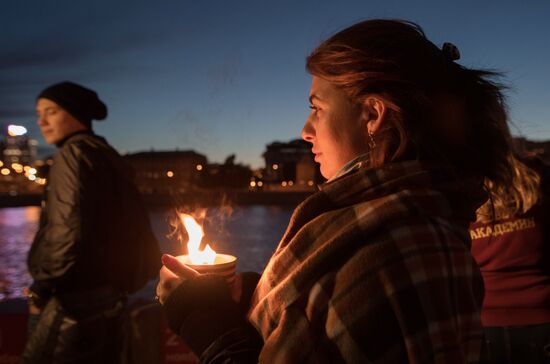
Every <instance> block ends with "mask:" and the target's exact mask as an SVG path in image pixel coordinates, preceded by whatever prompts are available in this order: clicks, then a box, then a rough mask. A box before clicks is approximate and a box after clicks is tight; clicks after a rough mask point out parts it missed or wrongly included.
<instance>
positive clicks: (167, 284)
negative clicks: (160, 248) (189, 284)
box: [157, 254, 200, 304]
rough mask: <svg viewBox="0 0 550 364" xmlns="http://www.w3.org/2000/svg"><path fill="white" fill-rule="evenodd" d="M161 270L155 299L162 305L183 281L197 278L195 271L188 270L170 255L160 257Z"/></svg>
mask: <svg viewBox="0 0 550 364" xmlns="http://www.w3.org/2000/svg"><path fill="white" fill-rule="evenodd" d="M162 264H164V265H163V266H162V268H161V269H160V274H159V275H160V280H159V284H158V285H157V297H158V299H159V302H160V303H161V304H164V302H166V300H167V299H168V297H169V296H170V294H171V293H172V292H173V291H174V290H175V289H176V288H177V287H178V286H179V285H180V284H182V283H183V281H185V280H186V279H191V278H194V277H196V276H198V275H199V274H200V273H198V272H197V271H196V270H194V269H192V268H189V267H188V266H186V265H185V264H183V263H182V262H180V261H179V260H177V259H176V258H175V257H173V256H172V255H170V254H163V255H162Z"/></svg>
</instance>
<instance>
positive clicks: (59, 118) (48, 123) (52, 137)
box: [36, 98, 86, 144]
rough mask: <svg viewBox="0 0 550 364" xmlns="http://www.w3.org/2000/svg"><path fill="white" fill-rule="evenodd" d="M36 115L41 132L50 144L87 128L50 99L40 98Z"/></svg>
mask: <svg viewBox="0 0 550 364" xmlns="http://www.w3.org/2000/svg"><path fill="white" fill-rule="evenodd" d="M36 115H37V116H38V121H37V124H38V126H39V127H40V132H41V133H42V136H43V137H44V139H45V140H46V143H48V144H56V143H59V142H60V141H62V140H63V139H65V138H66V137H67V136H69V135H71V134H73V133H75V132H77V131H80V130H85V129H86V126H85V125H84V124H82V123H80V122H79V121H78V120H76V119H75V118H74V116H72V115H71V114H69V113H68V112H67V111H65V110H64V109H63V108H61V106H59V105H57V104H56V103H55V102H53V101H51V100H48V99H43V98H41V99H38V101H37V102H36Z"/></svg>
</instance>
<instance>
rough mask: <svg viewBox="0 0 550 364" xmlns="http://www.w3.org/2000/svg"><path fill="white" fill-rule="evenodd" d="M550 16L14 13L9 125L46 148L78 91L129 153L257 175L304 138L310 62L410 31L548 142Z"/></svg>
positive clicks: (104, 130) (396, 5)
mask: <svg viewBox="0 0 550 364" xmlns="http://www.w3.org/2000/svg"><path fill="white" fill-rule="evenodd" d="M548 14H550V4H549V3H547V2H532V3H527V4H519V3H516V2H513V1H501V2H485V3H483V4H479V2H474V1H462V2H449V1H447V2H441V1H427V2H423V3H422V5H416V4H412V3H410V2H406V1H344V2H339V3H332V2H329V1H315V2H314V1H309V0H308V1H302V2H291V1H290V0H288V1H286V0H285V1H279V2H276V3H273V2H262V1H233V2H231V3H228V2H221V1H204V2H198V1H179V0H167V1H165V2H162V3H160V4H159V3H156V4H153V3H152V2H146V1H135V2H132V6H128V5H127V4H121V3H114V4H113V3H110V2H107V1H105V0H98V1H96V2H93V3H80V4H79V3H76V2H69V1H59V2H55V3H42V2H38V1H34V0H33V1H26V2H10V3H6V4H4V6H3V11H2V14H1V15H0V29H1V30H2V34H3V38H4V39H3V47H2V49H1V50H0V56H1V57H0V125H7V124H11V123H13V124H20V125H23V126H25V127H26V128H28V129H29V135H30V136H31V137H33V138H35V139H37V140H38V141H39V143H40V147H43V146H44V142H43V140H42V138H41V136H40V134H39V130H38V128H37V126H36V123H35V117H34V100H35V97H36V95H37V94H38V93H39V92H40V90H42V89H43V88H44V87H46V86H48V85H49V84H52V83H55V82H59V81H62V80H72V81H75V82H79V83H82V84H84V85H86V86H89V87H90V88H92V89H94V90H96V91H97V92H98V94H99V96H100V97H101V98H102V99H103V100H104V101H105V102H106V104H107V105H108V107H109V117H108V119H107V121H106V122H98V123H96V124H95V126H94V128H95V130H96V132H97V133H98V134H100V135H104V136H105V137H107V139H108V140H109V141H110V142H111V144H113V146H115V147H116V148H117V149H118V150H119V151H121V152H123V153H124V152H127V153H134V152H139V151H150V150H151V149H154V150H156V151H159V150H176V149H179V150H195V151H197V152H199V153H202V154H205V155H206V156H207V157H208V159H209V161H211V162H214V163H215V162H222V161H223V160H224V159H225V158H226V157H227V156H228V155H231V154H236V156H237V157H236V162H237V163H243V164H247V165H250V166H251V167H252V168H257V167H260V166H261V165H262V164H263V160H262V157H261V155H262V153H263V152H264V151H265V146H266V145H267V144H269V143H272V142H275V141H281V142H288V141H290V140H293V139H297V138H299V137H300V130H301V128H302V125H303V123H304V121H305V119H306V117H307V114H308V112H309V109H308V102H307V96H308V92H309V83H310V76H309V75H308V74H307V72H306V71H305V67H304V64H305V57H306V56H307V54H308V53H309V52H310V51H311V50H313V48H314V47H315V46H316V45H318V44H319V42H320V41H321V40H323V39H324V38H326V37H328V36H329V35H330V34H332V33H334V32H335V31H337V30H339V29H342V28H343V27H345V26H348V25H351V24H353V23H354V22H356V21H359V20H363V19H369V18H378V17H383V18H402V19H407V20H411V21H414V22H417V23H418V24H419V25H420V26H422V27H423V29H424V31H425V32H426V34H427V36H428V38H429V39H431V40H432V41H433V42H434V43H435V44H437V45H441V44H442V43H443V42H446V41H450V42H453V43H454V44H456V45H457V46H458V47H459V49H460V51H461V54H462V58H461V60H460V61H459V63H461V64H462V65H465V66H468V67H475V68H488V69H496V70H499V71H503V72H504V73H505V76H506V77H505V78H504V79H503V82H504V83H505V84H507V85H510V87H511V88H510V89H509V90H508V91H507V96H508V99H509V105H510V112H511V114H510V115H511V121H512V122H513V125H514V126H513V127H512V132H513V133H514V134H515V135H523V136H526V137H527V138H529V139H533V140H544V139H550V117H549V116H548V115H550V113H549V112H548V107H547V95H548V94H549V92H548V91H549V87H550V86H548V85H550V71H548V69H547V65H546V60H547V59H548V58H550V50H549V49H548V47H546V46H544V45H543V44H546V43H547V40H548V34H550V25H549V24H548V22H547V21H546V17H547V15H548Z"/></svg>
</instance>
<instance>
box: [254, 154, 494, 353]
mask: <svg viewBox="0 0 550 364" xmlns="http://www.w3.org/2000/svg"><path fill="white" fill-rule="evenodd" d="M484 198H485V195H484V193H483V190H482V187H481V184H480V183H478V182H475V181H465V180H459V179H457V177H456V176H455V175H454V174H453V173H452V171H450V170H448V169H446V168H443V167H440V166H436V165H430V164H427V163H420V162H402V163H395V164H391V165H388V166H387V167H385V168H382V169H365V168H362V169H359V170H356V171H352V172H351V173H349V174H346V175H344V176H341V177H339V178H337V179H336V180H334V181H331V182H330V183H328V184H325V185H324V186H322V187H321V190H320V191H319V192H318V193H316V194H314V195H312V196H310V197H309V198H308V199H306V200H305V201H304V202H303V203H302V204H301V205H299V206H298V207H297V209H296V211H295V212H294V214H293V216H292V218H291V221H290V224H289V226H288V228H287V230H286V232H285V234H284V236H283V238H282V240H281V242H280V244H279V246H278V247H277V250H276V251H275V253H274V255H273V257H272V258H271V260H270V261H269V263H268V265H267V267H266V269H265V271H264V273H263V275H262V277H261V279H260V282H259V283H258V286H257V288H256V291H255V293H254V297H253V300H252V306H251V309H250V311H249V320H250V322H251V323H252V324H253V325H254V326H255V327H256V329H257V330H258V331H259V332H260V333H261V334H262V336H263V339H264V347H263V349H262V352H261V354H260V362H261V363H328V362H330V363H335V362H348V363H372V362H376V363H407V362H409V363H446V364H448V363H474V362H478V359H479V356H480V352H481V342H482V338H483V336H482V331H481V325H480V307H481V301H482V295H483V286H482V280H481V276H480V273H479V270H478V268H477V266H476V265H475V263H474V260H473V259H472V257H471V255H470V249H469V245H470V238H469V235H468V231H467V227H468V222H469V221H472V220H474V219H475V214H474V211H475V209H476V208H477V207H478V206H479V205H480V204H481V203H482V202H483V200H484Z"/></svg>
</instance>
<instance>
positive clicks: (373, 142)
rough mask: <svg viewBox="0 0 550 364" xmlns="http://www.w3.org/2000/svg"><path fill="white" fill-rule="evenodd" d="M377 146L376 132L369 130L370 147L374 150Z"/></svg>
mask: <svg viewBox="0 0 550 364" xmlns="http://www.w3.org/2000/svg"><path fill="white" fill-rule="evenodd" d="M375 147H376V142H375V141H374V133H373V132H372V131H369V148H370V149H371V150H373V149H374V148H375Z"/></svg>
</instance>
